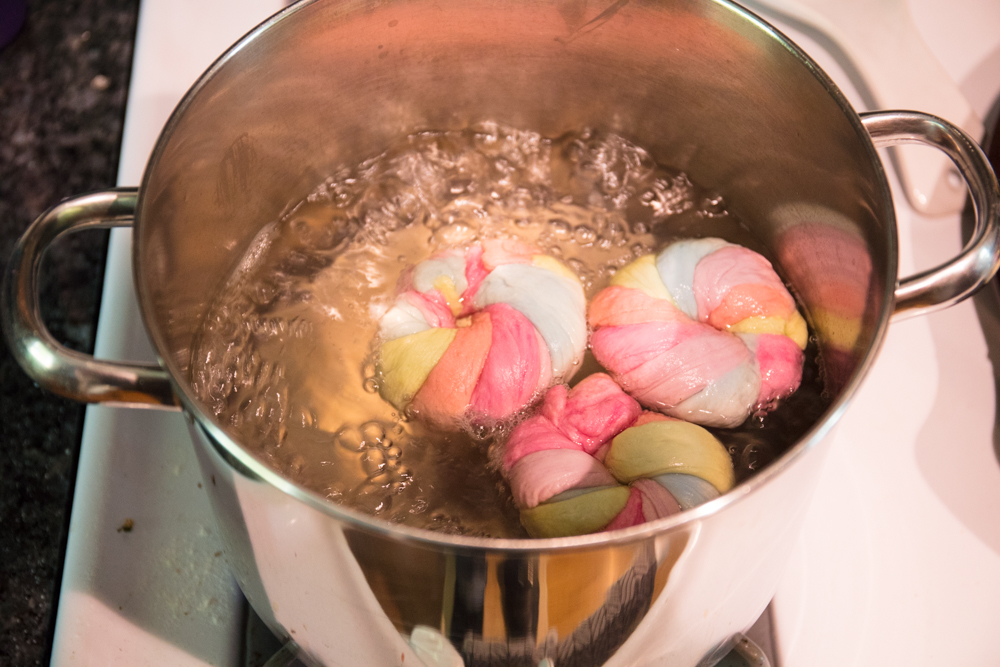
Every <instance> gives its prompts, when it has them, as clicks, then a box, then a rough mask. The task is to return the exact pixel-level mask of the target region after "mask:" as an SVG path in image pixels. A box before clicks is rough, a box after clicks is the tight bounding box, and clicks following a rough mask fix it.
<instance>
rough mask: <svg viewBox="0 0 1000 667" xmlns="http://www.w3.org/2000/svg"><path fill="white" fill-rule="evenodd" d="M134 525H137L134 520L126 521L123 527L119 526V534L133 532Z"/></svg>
mask: <svg viewBox="0 0 1000 667" xmlns="http://www.w3.org/2000/svg"><path fill="white" fill-rule="evenodd" d="M134 525H135V522H134V521H132V519H125V521H123V522H122V525H120V526H118V532H119V533H131V532H132V527H133V526H134Z"/></svg>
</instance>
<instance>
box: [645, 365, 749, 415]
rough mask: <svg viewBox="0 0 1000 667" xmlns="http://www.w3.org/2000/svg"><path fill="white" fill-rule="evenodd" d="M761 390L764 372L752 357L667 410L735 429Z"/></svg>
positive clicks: (747, 413)
mask: <svg viewBox="0 0 1000 667" xmlns="http://www.w3.org/2000/svg"><path fill="white" fill-rule="evenodd" d="M759 393H760V373H759V372H758V371H757V363H756V360H755V359H754V358H753V357H751V358H750V359H748V360H747V361H745V362H744V363H742V364H740V365H739V366H737V367H736V368H734V369H733V370H731V371H729V372H728V373H726V374H725V375H723V376H722V377H721V378H719V379H718V380H716V381H715V382H710V383H709V384H708V386H707V387H705V388H704V389H702V390H701V391H699V392H698V393H697V394H695V395H694V396H692V397H690V398H688V399H685V400H683V401H681V402H680V403H678V404H677V405H675V406H674V407H672V408H670V409H668V410H666V411H665V412H666V413H667V414H668V415H670V416H671V417H678V418H680V419H685V420H687V421H690V422H694V423H695V424H701V425H702V426H723V427H726V428H732V427H734V426H739V425H740V424H742V423H743V421H744V420H745V419H746V418H747V415H749V414H750V410H751V408H753V406H754V404H756V402H757V395H758V394H759Z"/></svg>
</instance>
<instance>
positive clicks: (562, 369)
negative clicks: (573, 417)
mask: <svg viewBox="0 0 1000 667" xmlns="http://www.w3.org/2000/svg"><path fill="white" fill-rule="evenodd" d="M494 303H505V304H507V305H508V306H510V307H511V308H514V309H516V310H518V311H519V312H520V313H521V314H522V315H524V316H525V317H527V318H528V320H529V321H530V322H531V323H532V324H533V325H534V326H535V328H536V329H538V332H539V333H540V334H541V335H542V338H543V339H544V340H545V344H546V345H547V346H548V348H549V354H550V355H551V357H552V375H553V377H554V378H556V379H566V377H565V375H566V373H567V372H569V371H570V370H571V369H572V368H573V366H574V365H575V364H576V362H577V361H578V360H579V359H580V358H581V357H582V355H583V351H584V350H585V349H586V347H587V321H586V311H587V305H586V299H585V298H584V295H583V287H581V286H580V284H579V283H578V282H575V281H573V280H570V279H569V278H567V277H565V276H560V275H558V274H556V273H553V272H552V271H549V270H548V269H543V268H541V267H538V266H532V265H531V264H503V265H501V266H498V267H497V268H495V269H493V271H492V272H491V273H490V275H488V276H486V279H485V280H483V283H482V284H481V285H480V286H479V290H478V291H477V292H476V298H475V303H474V304H473V305H474V306H475V307H476V308H477V309H482V308H485V307H486V306H488V305H490V304H494Z"/></svg>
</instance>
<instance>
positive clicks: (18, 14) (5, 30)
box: [0, 0, 27, 49]
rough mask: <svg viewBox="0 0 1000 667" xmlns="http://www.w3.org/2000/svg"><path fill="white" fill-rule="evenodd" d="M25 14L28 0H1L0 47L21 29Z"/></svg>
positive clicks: (5, 44)
mask: <svg viewBox="0 0 1000 667" xmlns="http://www.w3.org/2000/svg"><path fill="white" fill-rule="evenodd" d="M25 14H27V0H0V49H2V48H3V47H5V46H7V42H9V41H10V40H12V39H14V37H15V35H17V33H18V32H19V31H20V30H21V26H22V25H24V16H25Z"/></svg>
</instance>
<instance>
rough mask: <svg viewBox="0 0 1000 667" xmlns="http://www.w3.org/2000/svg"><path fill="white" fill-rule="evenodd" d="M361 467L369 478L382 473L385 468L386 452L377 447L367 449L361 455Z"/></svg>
mask: <svg viewBox="0 0 1000 667" xmlns="http://www.w3.org/2000/svg"><path fill="white" fill-rule="evenodd" d="M361 467H362V469H363V470H364V471H365V474H366V475H367V476H368V477H369V478H371V477H375V476H376V475H379V474H381V473H382V472H383V471H384V470H385V453H383V452H382V450H381V449H378V448H377V447H376V448H374V449H366V450H365V452H364V454H362V455H361Z"/></svg>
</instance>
